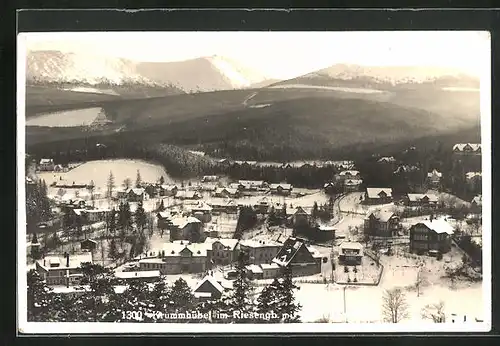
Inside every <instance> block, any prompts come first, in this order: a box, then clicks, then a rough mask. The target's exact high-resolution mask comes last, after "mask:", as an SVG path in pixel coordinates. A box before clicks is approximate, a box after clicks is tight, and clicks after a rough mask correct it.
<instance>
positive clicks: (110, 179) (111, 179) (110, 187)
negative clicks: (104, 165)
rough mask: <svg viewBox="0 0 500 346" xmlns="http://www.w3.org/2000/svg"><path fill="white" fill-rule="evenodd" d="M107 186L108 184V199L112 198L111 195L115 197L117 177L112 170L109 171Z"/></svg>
mask: <svg viewBox="0 0 500 346" xmlns="http://www.w3.org/2000/svg"><path fill="white" fill-rule="evenodd" d="M106 186H107V191H106V197H107V198H108V199H111V197H113V189H114V188H115V177H114V175H113V172H112V171H109V176H108V182H107V184H106Z"/></svg>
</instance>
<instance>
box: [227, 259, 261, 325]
mask: <svg viewBox="0 0 500 346" xmlns="http://www.w3.org/2000/svg"><path fill="white" fill-rule="evenodd" d="M246 265H247V254H246V253H244V252H240V253H239V256H238V261H237V263H236V279H235V280H234V281H233V291H232V292H231V294H230V295H229V297H227V298H226V300H225V303H226V304H227V307H228V312H229V315H230V316H236V317H237V316H238V315H237V314H246V313H250V312H253V311H254V303H253V301H252V299H251V298H250V296H251V293H252V284H251V282H250V279H249V278H248V275H247V273H246ZM237 322H238V323H245V322H250V321H249V320H248V319H244V318H238V320H237Z"/></svg>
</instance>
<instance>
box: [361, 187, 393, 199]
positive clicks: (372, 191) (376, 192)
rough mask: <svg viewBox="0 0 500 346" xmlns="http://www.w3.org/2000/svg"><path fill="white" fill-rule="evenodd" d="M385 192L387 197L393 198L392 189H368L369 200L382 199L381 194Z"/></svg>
mask: <svg viewBox="0 0 500 346" xmlns="http://www.w3.org/2000/svg"><path fill="white" fill-rule="evenodd" d="M382 192H384V193H385V194H386V195H387V197H392V188H390V187H384V188H378V187H367V188H366V193H367V195H368V198H380V194H381V193H382Z"/></svg>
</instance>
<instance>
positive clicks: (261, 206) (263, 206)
mask: <svg viewBox="0 0 500 346" xmlns="http://www.w3.org/2000/svg"><path fill="white" fill-rule="evenodd" d="M271 206H272V203H271V201H270V200H269V198H267V197H263V198H261V199H260V200H259V201H258V202H257V203H255V204H254V205H253V209H254V210H255V211H256V212H257V213H258V214H265V213H267V212H268V211H269V208H271Z"/></svg>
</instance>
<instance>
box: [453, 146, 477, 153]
mask: <svg viewBox="0 0 500 346" xmlns="http://www.w3.org/2000/svg"><path fill="white" fill-rule="evenodd" d="M453 153H454V154H458V155H481V144H478V143H460V144H455V145H454V146H453Z"/></svg>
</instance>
